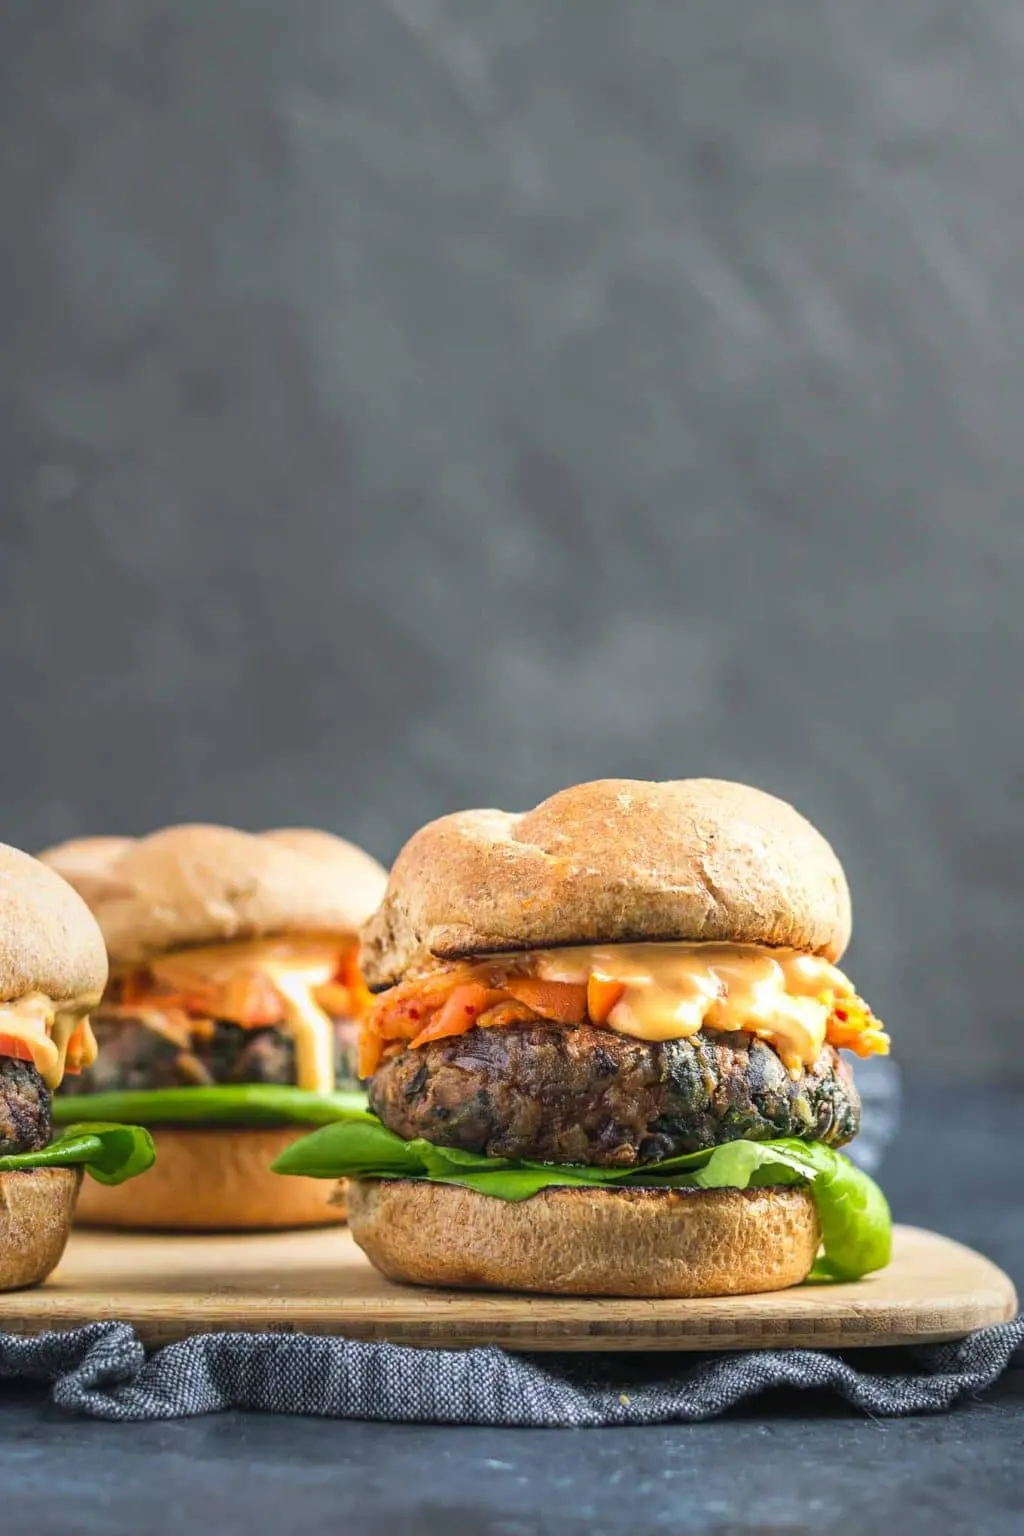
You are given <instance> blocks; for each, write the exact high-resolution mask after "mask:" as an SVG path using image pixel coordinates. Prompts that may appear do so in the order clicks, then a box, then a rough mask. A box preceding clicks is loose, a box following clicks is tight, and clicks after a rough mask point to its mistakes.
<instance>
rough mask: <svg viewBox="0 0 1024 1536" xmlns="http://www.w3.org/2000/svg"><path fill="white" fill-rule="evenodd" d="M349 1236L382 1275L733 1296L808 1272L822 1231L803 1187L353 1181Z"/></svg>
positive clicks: (417, 1280) (530, 1287) (494, 1286)
mask: <svg viewBox="0 0 1024 1536" xmlns="http://www.w3.org/2000/svg"><path fill="white" fill-rule="evenodd" d="M348 1213H349V1225H350V1226H351V1228H352V1236H353V1237H354V1238H355V1240H356V1242H357V1243H358V1244H359V1246H360V1248H362V1249H363V1251H364V1252H365V1253H366V1255H367V1257H368V1258H369V1259H370V1261H371V1262H372V1263H373V1264H375V1265H376V1267H377V1268H378V1269H379V1270H380V1271H381V1273H382V1274H384V1275H386V1276H387V1277H388V1279H389V1280H404V1281H409V1282H411V1283H412V1284H414V1285H437V1286H459V1287H469V1288H476V1289H483V1290H498V1291H544V1292H549V1293H555V1294H557V1293H561V1294H563V1295H569V1296H676V1297H683V1296H737V1295H743V1294H745V1293H750V1292H753V1291H781V1290H784V1289H785V1288H786V1287H787V1286H790V1285H799V1284H800V1282H801V1281H802V1280H806V1278H807V1275H808V1274H809V1272H810V1269H811V1265H812V1264H813V1263H814V1258H815V1255H816V1254H817V1251H818V1244H819V1242H820V1239H821V1231H820V1228H819V1225H818V1213H817V1211H816V1210H815V1208H814V1202H813V1200H812V1199H811V1196H810V1194H809V1193H808V1191H807V1190H806V1189H804V1188H799V1187H797V1188H770V1189H749V1190H741V1189H707V1190H705V1189H583V1188H580V1187H579V1186H575V1187H573V1188H556V1189H546V1190H542V1191H541V1193H540V1194H537V1195H533V1196H531V1198H530V1199H528V1200H519V1201H510V1200H498V1199H495V1197H494V1196H492V1195H481V1194H478V1193H477V1192H476V1191H475V1190H471V1189H463V1188H461V1187H460V1186H458V1185H455V1184H429V1183H425V1182H421V1181H419V1180H415V1179H397V1180H393V1181H388V1180H383V1179H353V1180H351V1181H350V1182H349V1186H348Z"/></svg>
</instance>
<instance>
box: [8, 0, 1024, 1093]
mask: <svg viewBox="0 0 1024 1536" xmlns="http://www.w3.org/2000/svg"><path fill="white" fill-rule="evenodd" d="M1022 80H1024V6H1021V5H1020V3H1019V0H974V3H970V0H958V3H957V4H948V5H946V4H940V5H936V4H934V3H925V0H838V3H832V4H821V3H820V0H774V3H773V4H771V5H753V4H750V3H749V0H716V3H715V4H714V5H709V4H707V3H706V0H672V3H669V0H665V3H654V0H632V3H631V4H629V5H624V4H622V3H621V0H586V3H583V0H576V3H569V4H563V5H551V4H548V3H545V0H516V3H515V4H510V3H508V0H465V3H454V0H391V3H390V4H384V3H382V0H351V3H348V4H338V3H337V0H217V3H216V4H211V3H209V0H174V3H166V4H158V3H155V0H92V3H90V4H88V5H83V4H81V3H80V0H8V3H7V4H6V5H4V6H3V8H2V11H0V344H2V354H0V356H2V364H0V527H2V545H0V554H2V567H0V598H2V601H0V636H2V645H3V652H2V655H3V669H2V674H0V719H2V721H3V728H4V729H3V735H4V746H3V752H2V754H0V831H2V833H3V835H4V836H6V837H7V838H9V839H10V840H11V841H15V842H20V843H22V844H25V845H28V846H30V847H31V846H38V845H39V844H40V843H43V842H46V841H49V840H52V839H55V838H58V837H62V836H66V835H70V834H73V833H79V832H88V831H120V830H128V831H141V830H143V829H145V828H147V827H149V826H152V825H153V824H155V823H160V822H163V821H167V820H169V819H175V818H180V817H203V818H224V819H228V820H233V821H237V822H239V823H242V824H247V825H253V826H258V825H261V824H267V823H274V822H281V821H287V822H294V821H310V822H321V823H324V824H327V825H329V826H332V827H334V828H336V829H338V830H343V831H347V832H348V833H349V834H351V835H353V836H355V837H357V838H361V839H363V840H364V841H365V842H366V843H367V844H368V845H369V846H370V847H371V848H372V849H373V850H374V852H376V853H377V854H379V855H380V856H382V857H384V858H387V857H388V856H390V855H391V854H392V853H393V852H394V851H395V849H396V848H397V846H398V845H399V843H400V842H401V841H402V840H403V839H404V837H405V836H406V835H407V834H408V833H409V832H410V831H411V830H412V829H413V828H414V827H415V826H416V825H417V824H418V823H419V822H420V821H422V820H423V819H424V818H426V817H428V816H430V815H432V814H435V813H439V812H441V811H445V810H448V809H451V808H454V807H457V806H461V805H465V804H468V803H480V802H483V803H491V804H494V803H496V804H500V805H505V806H509V807H521V806H524V805H526V804H530V803H532V802H534V801H535V800H536V799H537V798H538V797H539V796H543V795H544V794H546V793H547V792H549V791H551V790H553V789H555V788H558V787H560V786H561V785H563V784H565V783H567V782H570V781H572V780H574V779H579V778H582V777H590V776H597V775H603V774H636V775H651V776H673V775H685V774H692V773H710V774H720V775H725V776H730V777H737V778H743V779H749V780H752V781H754V782H757V783H760V784H762V785H764V786H765V787H767V788H770V789H773V790H775V791H777V792H779V793H781V794H783V795H785V796H787V797H789V798H791V799H793V800H794V801H795V802H796V803H797V804H798V805H799V806H801V807H802V808H803V809H805V810H806V811H807V812H808V813H809V814H810V815H811V816H812V817H814V818H815V819H817V820H818V821H819V822H820V824H821V825H822V826H823V827H824V828H825V830H826V831H827V832H828V833H829V834H830V835H831V836H832V838H833V840H834V842H835V843H836V845H837V847H838V848H839V850H840V852H841V854H842V856H843V857H844V858H845V860H846V863H847V866H848V869H849V872H850V876H851V883H852V885H853V889H854V904H855V912H856V914H857V937H856V940H855V948H854V952H853V954H852V956H851V962H850V963H851V969H852V970H853V972H854V974H855V976H856V978H857V980H858V982H859V983H860V985H861V987H862V989H863V990H864V991H865V992H866V993H867V995H868V996H869V997H870V998H871V999H872V1001H873V1002H874V1004H875V1006H876V1008H877V1009H878V1010H879V1012H881V1013H882V1014H883V1015H884V1016H885V1017H886V1018H887V1019H888V1020H889V1021H890V1023H891V1026H892V1028H893V1030H894V1032H895V1033H896V1034H897V1036H898V1037H899V1038H900V1039H901V1041H902V1043H903V1053H904V1055H905V1056H907V1055H909V1056H914V1055H915V1054H917V1055H921V1054H923V1052H924V1050H925V1048H926V1047H927V1048H928V1049H929V1050H930V1051H931V1052H932V1055H933V1057H934V1059H937V1060H938V1061H939V1062H940V1064H942V1065H943V1066H944V1067H946V1068H947V1069H953V1068H959V1066H960V1064H961V1062H962V1061H963V1058H964V1047H963V1040H964V1037H965V1035H966V1036H967V1037H968V1038H969V1040H970V1042H971V1050H970V1061H971V1065H972V1066H973V1067H976V1068H977V1069H979V1070H986V1071H989V1072H998V1073H1000V1074H1002V1073H1004V1072H1006V1071H1007V1070H1009V1071H1015V1072H1016V1073H1017V1074H1018V1075H1020V1074H1021V1073H1022V1072H1024V1065H1021V1062H1024V1057H1022V1058H1019V1059H1018V1061H1016V1062H1015V1061H1014V1060H1013V1056H1014V1046H1015V1041H1016V1032H1017V1029H1018V1027H1019V1014H1020V994H1021V985H1020V982H1021V967H1020V961H1019V954H1020V949H1021V943H1020V937H1019V935H1020V930H1021V924H1022V920H1024V881H1022V877H1024V859H1022V844H1024V815H1022V800H1024V759H1022V754H1021V745H1022V735H1024V730H1022V703H1021V689H1020V675H1021V660H1022V654H1021V653H1022V641H1021V625H1022V620H1021V612H1020V609H1021V597H1022V578H1024V514H1022V491H1021V487H1022V483H1024V415H1022V406H1024V262H1022V259H1021V253H1022V251H1024V165H1022V159H1021V148H1020V146H1021V144H1022V143H1024V91H1022V89H1021V81H1022Z"/></svg>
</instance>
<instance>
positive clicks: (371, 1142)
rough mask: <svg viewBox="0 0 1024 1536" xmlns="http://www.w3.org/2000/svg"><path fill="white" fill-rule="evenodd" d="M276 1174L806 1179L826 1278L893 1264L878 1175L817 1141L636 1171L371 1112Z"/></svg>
mask: <svg viewBox="0 0 1024 1536" xmlns="http://www.w3.org/2000/svg"><path fill="white" fill-rule="evenodd" d="M273 1168H274V1172H275V1173H281V1174H298V1175H305V1176H307V1177H310V1176H311V1177H313V1178H320V1179H340V1178H357V1179H430V1180H433V1181H435V1182H437V1183H443V1184H461V1185H464V1186H465V1187H466V1188H468V1189H474V1190H476V1191H477V1192H478V1193H480V1194H483V1195H490V1196H492V1197H493V1198H494V1199H496V1200H528V1199H530V1197H531V1196H533V1195H536V1194H537V1193H539V1191H540V1190H542V1189H551V1188H558V1187H563V1188H564V1187H571V1186H580V1185H591V1186H595V1187H605V1188H614V1187H616V1186H618V1187H620V1188H626V1189H630V1188H633V1189H643V1188H647V1189H650V1188H666V1187H667V1188H672V1187H675V1188H680V1189H755V1188H758V1187H763V1186H765V1185H780V1184H781V1185H791V1184H806V1185H808V1186H809V1188H810V1191H811V1196H812V1198H813V1200H814V1203H815V1206H816V1207H817V1211H818V1218H819V1221H820V1222H821V1231H822V1257H821V1258H820V1259H819V1261H818V1264H817V1265H816V1266H815V1278H816V1279H831V1280H855V1279H858V1278H859V1277H860V1276H861V1275H866V1274H870V1273H871V1272H872V1271H874V1270H876V1269H883V1268H884V1267H885V1265H886V1264H888V1262H889V1259H890V1256H891V1249H892V1218H891V1216H890V1214H889V1207H888V1205H887V1203H886V1199H885V1196H884V1195H883V1194H882V1191H881V1190H880V1189H879V1187H878V1185H877V1184H876V1183H875V1182H874V1180H873V1179H871V1178H869V1177H868V1175H867V1174H866V1173H863V1172H862V1171H861V1170H860V1169H859V1168H856V1167H854V1165H853V1163H851V1162H850V1160H849V1159H848V1158H846V1157H844V1156H843V1155H842V1153H841V1152H835V1151H833V1149H832V1148H831V1147H826V1146H824V1145H822V1144H820V1143H816V1142H803V1141H797V1140H793V1139H790V1138H786V1139H780V1140H778V1141H730V1142H726V1143H724V1144H723V1145H722V1146H719V1147H712V1148H709V1149H708V1150H707V1151H704V1152H691V1153H687V1154H684V1155H682V1156H679V1157H671V1158H666V1159H665V1160H664V1161H663V1162H660V1163H650V1164H648V1165H647V1166H646V1167H644V1168H643V1169H642V1170H637V1169H636V1168H627V1169H622V1168H588V1167H582V1166H578V1165H568V1164H556V1163H540V1162H526V1161H522V1162H520V1161H512V1160H509V1159H507V1158H499V1157H487V1156H485V1155H484V1154H482V1153H476V1152H464V1151H461V1150H460V1149H458V1148H455V1147H439V1146H435V1145H434V1144H433V1143H432V1142H428V1141H423V1140H415V1141H403V1140H402V1138H401V1137H400V1136H396V1135H395V1134H394V1132H393V1131H389V1130H388V1129H387V1127H386V1126H384V1125H382V1124H381V1122H380V1121H379V1120H378V1119H377V1118H376V1116H375V1115H372V1114H370V1113H369V1112H368V1111H366V1110H363V1111H361V1112H359V1113H355V1114H343V1115H342V1116H341V1117H340V1118H338V1119H337V1120H336V1121H335V1122H334V1123H333V1124H331V1125H324V1126H322V1127H321V1128H320V1129H319V1130H316V1131H313V1132H312V1133H311V1134H310V1135H309V1136H304V1137H302V1139H301V1140H299V1141H296V1142H294V1143H293V1144H292V1145H291V1146H290V1147H287V1148H286V1149H285V1151H284V1152H282V1153H281V1154H280V1156H279V1157H278V1158H277V1159H276V1161H275V1162H274V1164H273Z"/></svg>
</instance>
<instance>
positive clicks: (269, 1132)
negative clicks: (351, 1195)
mask: <svg viewBox="0 0 1024 1536" xmlns="http://www.w3.org/2000/svg"><path fill="white" fill-rule="evenodd" d="M310 1130H312V1126H307V1127H302V1126H295V1125H291V1126H280V1127H274V1128H263V1129H261V1130H242V1129H239V1128H238V1127H237V1126H232V1127H227V1126H188V1127H185V1126H168V1125H158V1126H153V1127H152V1128H151V1134H152V1137H153V1140H154V1142H155V1143H156V1162H155V1163H154V1164H153V1166H152V1168H150V1169H149V1171H148V1172H147V1174H146V1176H145V1178H144V1179H128V1180H126V1182H125V1183H124V1184H115V1185H106V1184H98V1183H97V1182H96V1180H95V1179H86V1181H85V1185H84V1187H83V1189H82V1193H81V1197H80V1199H79V1202H78V1211H77V1213H76V1217H75V1220H76V1221H77V1223H78V1224H79V1226H84V1227H133V1228H142V1229H148V1230H149V1231H153V1232H257V1231H268V1230H272V1229H281V1228H287V1227H323V1226H329V1225H333V1224H336V1223H337V1222H341V1221H344V1220H345V1206H344V1203H343V1202H341V1203H339V1202H338V1201H337V1197H336V1195H335V1186H334V1185H333V1184H332V1183H331V1181H330V1180H329V1179H328V1180H324V1179H304V1178H289V1179H286V1178H282V1176H281V1175H280V1174H277V1173H271V1171H270V1165H271V1163H272V1162H273V1161H274V1158H275V1157H277V1155H278V1154H279V1153H280V1152H283V1151H284V1149H285V1147H289V1146H291V1144H292V1142H293V1141H297V1140H298V1138H299V1137H300V1136H303V1135H306V1134H307V1133H308V1131H310Z"/></svg>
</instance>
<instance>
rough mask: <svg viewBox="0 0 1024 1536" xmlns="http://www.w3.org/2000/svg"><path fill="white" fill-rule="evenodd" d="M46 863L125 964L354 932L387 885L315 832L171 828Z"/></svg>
mask: <svg viewBox="0 0 1024 1536" xmlns="http://www.w3.org/2000/svg"><path fill="white" fill-rule="evenodd" d="M83 850H84V852H83ZM41 857H43V858H44V859H45V860H46V861H47V862H48V863H49V864H50V865H52V867H53V868H55V869H59V870H61V871H62V872H63V873H65V874H66V877H67V878H68V879H69V880H70V881H71V882H72V884H74V885H75V887H76V888H77V889H78V890H79V891H80V892H81V894H82V896H83V897H84V898H85V900H86V901H87V902H88V903H89V905H90V907H91V908H92V910H93V912H94V913H95V915H96V919H97V921H98V922H99V925H100V927H101V929H102V930H103V936H104V938H105V939H106V943H107V948H108V950H109V952H110V958H111V960H112V961H114V962H115V963H117V964H120V963H123V962H125V961H132V960H143V959H145V958H146V957H147V956H149V955H154V954H160V953H163V952H165V951H167V950H172V949H181V948H185V947H186V946H189V945H197V944H222V943H226V942H231V941H232V940H235V939H239V940H241V939H258V938H264V937H267V936H269V935H271V934H287V933H299V932H320V931H322V932H330V933H354V932H355V931H356V930H357V929H358V927H359V925H360V923H362V922H363V921H364V920H365V918H366V917H367V916H368V915H369V914H370V913H371V912H372V911H373V909H374V907H375V906H376V905H377V903H378V902H379V901H380V899H381V896H382V895H383V892H384V887H385V882H386V878H387V877H386V874H385V871H384V869H383V868H382V867H381V865H379V864H378V863H377V861H376V859H373V858H371V857H370V855H369V854H368V853H364V852H363V850H362V849H361V848H357V847H355V845H354V844H352V843H348V842H346V841H345V840H344V839H343V838H340V837H332V836H331V834H330V833H328V832H318V831H314V830H313V829H312V828H286V829H282V830H281V831H275V832H265V833H252V832H240V831H237V830H236V829H235V828H233V827H215V826H203V825H194V826H179V827H167V828H165V829H164V830H163V831H162V832H154V833H152V834H151V835H150V836H149V837H142V838H138V839H133V838H88V839H81V840H79V841H77V842H75V843H70V844H68V843H65V844H61V845H60V846H59V847H56V848H50V849H47V850H46V852H45V853H44V854H43V855H42V856H41Z"/></svg>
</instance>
